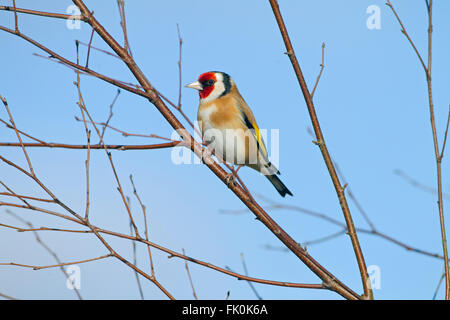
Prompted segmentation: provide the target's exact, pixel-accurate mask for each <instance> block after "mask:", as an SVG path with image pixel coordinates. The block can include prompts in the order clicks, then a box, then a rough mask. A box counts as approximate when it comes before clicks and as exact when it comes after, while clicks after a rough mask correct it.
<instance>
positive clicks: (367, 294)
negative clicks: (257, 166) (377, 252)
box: [269, 0, 373, 299]
mask: <svg viewBox="0 0 450 320" xmlns="http://www.w3.org/2000/svg"><path fill="white" fill-rule="evenodd" d="M269 2H270V5H271V7H272V11H273V13H274V15H275V19H276V21H277V23H278V27H279V29H280V32H281V35H282V37H283V41H284V44H285V46H286V50H287V52H286V54H287V55H288V57H289V59H290V60H291V63H292V67H293V68H294V71H295V74H296V76H297V80H298V82H299V85H300V88H301V90H302V93H303V97H304V98H305V102H306V106H307V108H308V112H309V115H310V118H311V122H312V126H313V129H314V133H315V135H316V138H317V139H316V142H315V143H316V144H317V145H318V146H319V148H320V151H321V152H322V157H323V159H324V161H325V164H326V166H327V169H328V172H329V174H330V177H331V180H332V182H333V185H334V188H335V190H336V194H337V196H338V199H339V203H340V205H341V208H342V212H343V214H344V218H345V222H346V224H347V229H348V234H349V236H350V239H351V242H352V246H353V250H354V251H355V255H356V260H357V262H358V267H359V271H360V274H361V280H362V285H363V288H364V298H366V299H373V292H372V289H371V288H370V279H369V274H368V273H367V267H366V262H365V260H364V255H363V253H362V250H361V247H360V244H359V240H358V236H357V234H356V230H355V226H354V224H353V219H352V216H351V213H350V209H349V207H348V204H347V199H346V198H345V193H344V187H342V186H341V183H340V182H339V178H338V176H337V174H336V170H335V168H334V165H333V161H332V160H331V157H330V154H329V152H328V149H327V147H326V144H325V139H324V137H323V134H322V129H321V128H320V124H319V120H318V118H317V115H316V110H315V108H314V103H313V101H312V97H311V94H310V92H309V90H308V87H307V85H306V82H305V79H304V77H303V73H302V70H301V68H300V65H299V63H298V60H297V57H296V55H295V52H294V48H293V46H292V43H291V39H290V38H289V35H288V32H287V29H286V25H285V24H284V21H283V17H282V15H281V12H280V8H279V6H278V3H277V1H276V0H269Z"/></svg>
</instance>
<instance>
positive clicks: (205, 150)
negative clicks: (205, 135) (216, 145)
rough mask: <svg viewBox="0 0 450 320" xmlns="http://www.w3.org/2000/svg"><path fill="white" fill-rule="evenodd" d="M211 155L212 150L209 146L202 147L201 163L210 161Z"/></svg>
mask: <svg viewBox="0 0 450 320" xmlns="http://www.w3.org/2000/svg"><path fill="white" fill-rule="evenodd" d="M211 155H212V150H210V149H209V148H203V152H202V158H201V160H202V163H203V164H209V163H211V161H212V159H211Z"/></svg>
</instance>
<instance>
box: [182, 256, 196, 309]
mask: <svg viewBox="0 0 450 320" xmlns="http://www.w3.org/2000/svg"><path fill="white" fill-rule="evenodd" d="M181 250H182V252H183V255H186V253H185V251H184V249H181ZM184 267H185V268H186V272H187V275H188V278H189V283H190V284H191V288H192V295H193V296H194V299H195V300H198V297H197V293H196V292H195V288H194V282H193V281H192V276H191V272H190V271H189V266H188V263H187V260H184Z"/></svg>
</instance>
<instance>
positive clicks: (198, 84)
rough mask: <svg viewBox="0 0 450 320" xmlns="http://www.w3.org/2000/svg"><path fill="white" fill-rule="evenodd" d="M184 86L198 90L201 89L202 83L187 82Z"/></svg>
mask: <svg viewBox="0 0 450 320" xmlns="http://www.w3.org/2000/svg"><path fill="white" fill-rule="evenodd" d="M186 88H191V89H195V90H199V91H201V90H203V86H202V84H201V83H200V82H198V81H195V82H192V83H189V84H187V85H186Z"/></svg>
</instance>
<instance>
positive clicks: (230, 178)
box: [225, 172, 236, 187]
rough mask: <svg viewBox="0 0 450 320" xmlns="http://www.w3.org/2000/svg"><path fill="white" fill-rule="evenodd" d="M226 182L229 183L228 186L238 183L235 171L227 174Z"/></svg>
mask: <svg viewBox="0 0 450 320" xmlns="http://www.w3.org/2000/svg"><path fill="white" fill-rule="evenodd" d="M225 183H226V184H227V186H228V187H230V186H231V185H233V186H234V185H236V177H235V175H234V172H231V173H229V174H227V176H226V178H225Z"/></svg>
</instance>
